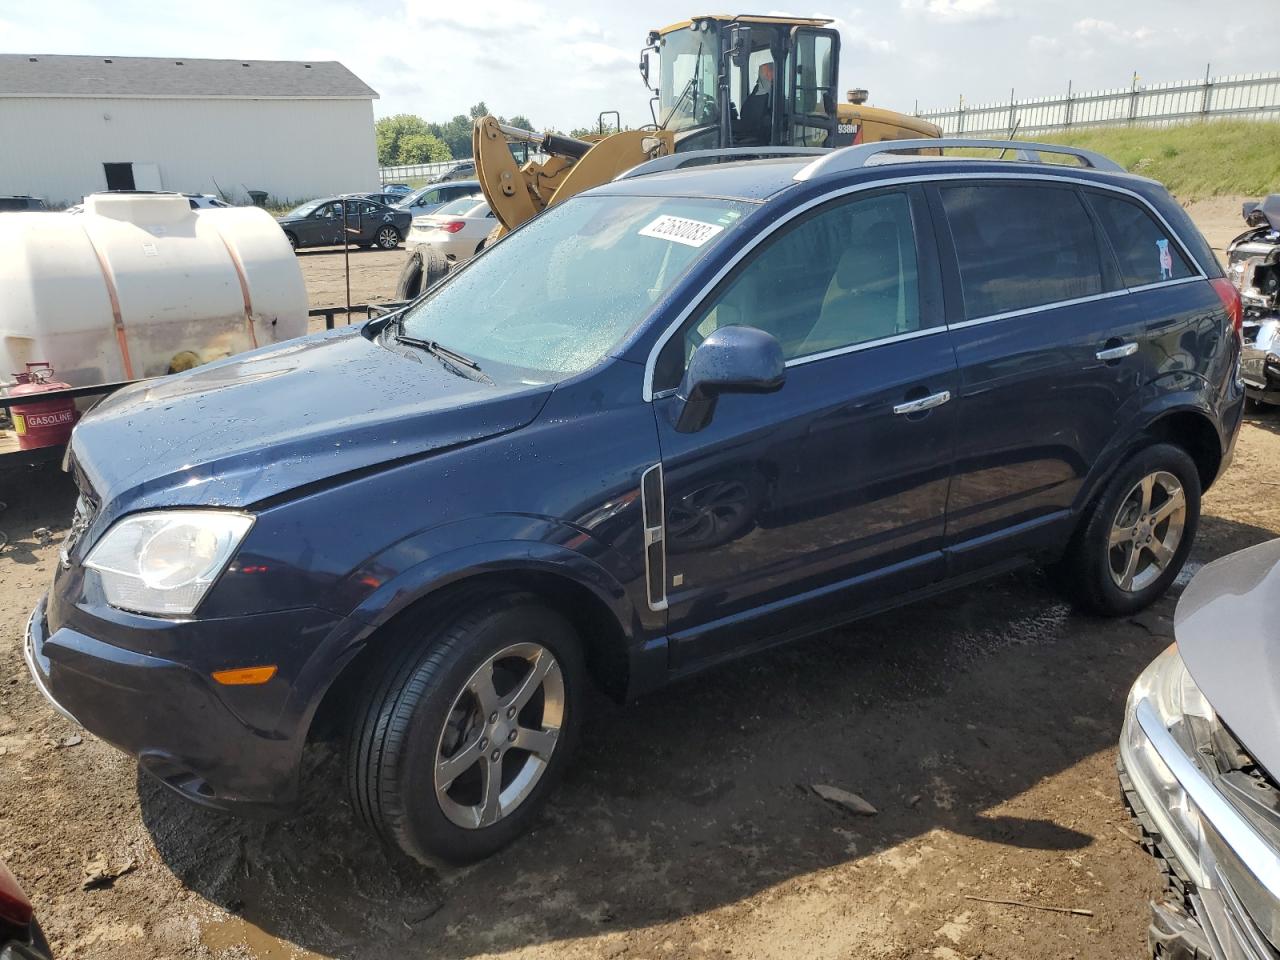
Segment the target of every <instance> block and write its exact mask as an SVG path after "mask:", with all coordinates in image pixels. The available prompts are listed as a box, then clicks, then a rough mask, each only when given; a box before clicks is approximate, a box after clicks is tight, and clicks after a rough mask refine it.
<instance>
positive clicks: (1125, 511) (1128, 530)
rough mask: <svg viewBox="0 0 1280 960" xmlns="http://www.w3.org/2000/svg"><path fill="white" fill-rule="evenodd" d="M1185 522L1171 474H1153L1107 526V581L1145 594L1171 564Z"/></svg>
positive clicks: (1184, 503)
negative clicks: (1108, 568) (1108, 539)
mask: <svg viewBox="0 0 1280 960" xmlns="http://www.w3.org/2000/svg"><path fill="white" fill-rule="evenodd" d="M1186 520H1187V497H1186V494H1184V493H1183V491H1182V484H1180V483H1179V482H1178V478H1177V477H1175V476H1174V475H1173V474H1171V473H1166V472H1165V471H1163V470H1157V471H1156V472H1155V473H1149V474H1147V475H1146V476H1145V477H1143V478H1142V479H1141V480H1139V481H1138V482H1137V484H1136V485H1135V486H1134V488H1133V489H1132V490H1130V491H1129V494H1128V496H1126V497H1125V498H1124V500H1123V502H1122V503H1121V504H1120V509H1119V510H1117V511H1116V516H1115V519H1114V520H1113V521H1112V523H1111V541H1110V548H1109V549H1108V551H1107V560H1108V564H1109V566H1110V568H1111V579H1112V580H1114V581H1115V584H1116V586H1118V587H1119V588H1120V589H1121V590H1124V591H1126V592H1128V593H1136V592H1137V591H1139V590H1145V589H1146V588H1147V587H1149V586H1151V584H1153V583H1155V582H1156V580H1158V579H1159V578H1160V575H1161V574H1162V573H1164V571H1165V570H1166V569H1168V567H1169V564H1170V563H1172V562H1173V556H1174V554H1175V553H1177V552H1178V545H1179V544H1180V543H1182V530H1183V527H1184V526H1185V524H1186Z"/></svg>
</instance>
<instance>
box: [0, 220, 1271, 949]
mask: <svg viewBox="0 0 1280 960" xmlns="http://www.w3.org/2000/svg"><path fill="white" fill-rule="evenodd" d="M1232 204H1235V206H1234V209H1235V211H1236V215H1237V216H1238V210H1239V207H1238V203H1235V201H1218V202H1217V206H1216V207H1215V206H1214V205H1202V206H1204V207H1205V209H1202V210H1194V211H1193V213H1194V214H1195V215H1196V216H1197V217H1198V218H1200V220H1201V222H1202V223H1203V224H1204V229H1205V231H1206V234H1207V235H1208V236H1210V239H1211V242H1213V243H1214V244H1215V246H1218V247H1219V248H1220V247H1221V246H1222V245H1223V244H1224V243H1225V241H1226V239H1229V237H1230V235H1231V233H1232V232H1234V224H1232V223H1231V221H1230V218H1229V217H1228V216H1227V215H1226V214H1225V213H1223V212H1222V211H1223V210H1226V209H1229V207H1230V206H1231V205H1232ZM402 257H403V253H402V252H397V253H393V254H381V253H377V254H374V253H365V252H363V251H362V252H361V253H360V254H359V255H358V256H353V258H352V259H353V263H354V262H357V261H358V262H359V263H360V264H361V270H362V271H364V269H365V266H366V264H368V265H369V266H370V269H369V270H368V271H367V273H362V275H361V279H360V286H358V287H357V289H360V290H371V291H376V290H377V289H380V286H379V285H381V284H382V281H383V276H382V275H383V274H385V278H386V279H388V280H389V281H391V282H393V281H394V273H395V272H396V270H398V268H399V263H400V258H402ZM333 260H337V261H338V267H337V271H340V269H341V256H340V255H339V256H337V257H334V256H333V255H332V254H315V255H306V254H304V260H303V266H304V270H305V271H306V272H307V276H308V282H309V284H311V289H312V298H313V305H318V304H319V303H320V302H321V298H326V297H327V298H332V297H333V296H334V288H335V284H337V291H338V292H337V295H338V297H339V299H341V297H342V295H343V294H342V289H341V274H340V272H337V271H335V269H334V267H333ZM335 276H336V278H337V279H336V281H335ZM368 295H370V294H368V293H361V294H356V293H355V292H354V290H353V298H355V297H357V296H359V297H364V296H368ZM1260 481H1267V482H1269V483H1272V484H1275V483H1277V482H1280V414H1276V413H1271V414H1262V415H1259V416H1253V415H1251V416H1250V418H1249V421H1248V422H1247V423H1246V425H1245V427H1244V429H1243V431H1242V434H1241V437H1240V441H1239V447H1238V451H1237V453H1236V457H1235V462H1234V463H1233V464H1232V466H1231V468H1230V470H1229V471H1228V472H1227V474H1226V475H1225V477H1224V478H1223V479H1222V480H1221V481H1220V482H1219V483H1218V485H1217V486H1215V487H1214V489H1213V490H1212V491H1211V492H1210V493H1209V494H1208V495H1207V497H1206V498H1205V503H1204V520H1203V522H1202V526H1201V533H1200V536H1199V538H1198V540H1197V543H1196V546H1195V549H1194V551H1193V554H1192V559H1191V561H1190V563H1189V566H1188V574H1187V575H1189V574H1190V572H1192V571H1194V569H1196V568H1197V567H1198V566H1200V565H1202V564H1203V563H1205V562H1207V561H1208V560H1211V559H1213V558H1215V557H1219V556H1222V555H1223V554H1225V553H1228V552H1230V551H1233V550H1237V549H1240V548H1242V547H1245V546H1248V545H1250V544H1253V543H1257V542H1259V541H1262V540H1265V539H1268V538H1270V537H1273V536H1276V535H1280V500H1277V498H1276V497H1275V496H1273V495H1272V494H1271V493H1270V492H1269V491H1270V490H1272V489H1273V487H1268V486H1259V482H1260ZM0 499H2V500H4V501H7V509H5V510H3V511H0V531H3V532H4V533H6V534H8V536H9V538H10V541H9V545H8V546H7V548H5V549H4V550H3V551H0V824H3V826H2V827H0V859H3V860H4V861H6V862H7V863H8V864H9V865H10V866H11V867H12V868H13V870H14V871H15V873H16V874H17V875H18V877H19V878H20V879H21V880H22V882H23V883H24V884H25V885H26V888H27V890H28V892H29V893H30V894H31V896H32V898H33V900H34V901H35V903H36V906H37V910H38V912H39V915H40V917H41V919H42V922H43V923H44V925H45V927H46V930H47V932H48V934H49V936H50V939H51V941H52V942H53V945H54V948H55V950H56V955H57V956H58V957H59V958H64V960H65V958H83V960H115V958H120V960H151V958H201V960H310V958H329V957H333V958H337V957H341V958H368V960H374V958H377V960H383V958H390V957H396V958H436V957H503V958H548V960H549V958H569V960H574V958H596V957H606V958H637V960H639V958H646V960H650V958H666V957H671V958H685V957H691V958H710V957H716V958H724V957H746V958H778V960H795V958H798V957H800V958H806V960H808V958H832V960H836V958H839V960H845V958H851V957H855V956H856V957H859V958H908V957H911V958H915V957H926V958H933V960H959V958H976V957H983V958H1010V960H1031V958H1046V960H1047V958H1053V960H1061V958H1137V957H1141V956H1145V953H1144V950H1145V947H1144V937H1145V928H1146V923H1147V919H1146V918H1147V910H1146V901H1147V899H1148V898H1149V897H1151V896H1152V895H1154V894H1155V893H1156V891H1157V889H1158V880H1157V873H1156V868H1155V866H1154V864H1153V863H1151V862H1150V860H1149V859H1148V858H1147V856H1146V855H1145V854H1144V853H1143V852H1142V851H1141V849H1140V848H1139V847H1138V846H1137V845H1136V843H1135V842H1134V837H1135V833H1134V831H1133V829H1132V827H1131V826H1130V825H1129V823H1128V821H1127V819H1126V817H1125V815H1124V812H1123V810H1122V808H1121V805H1120V800H1119V795H1118V789H1117V786H1116V778H1115V771H1114V763H1115V749H1114V744H1115V741H1116V738H1117V736H1118V734H1119V726H1120V720H1121V715H1122V709H1123V704H1124V698H1125V694H1126V692H1127V690H1128V687H1129V685H1130V683H1131V682H1132V680H1133V679H1134V677H1135V676H1136V675H1137V673H1138V672H1139V671H1140V670H1141V669H1142V667H1143V666H1144V665H1145V664H1146V663H1147V662H1148V661H1149V660H1150V659H1151V658H1152V657H1154V656H1155V654H1156V653H1157V652H1159V650H1160V649H1162V648H1163V647H1164V646H1165V645H1167V644H1168V643H1169V642H1170V640H1171V633H1172V625H1171V616H1172V613H1173V608H1174V603H1175V599H1176V597H1175V596H1173V595H1171V596H1169V597H1166V598H1165V599H1163V600H1162V601H1161V602H1159V603H1158V604H1157V605H1156V606H1155V607H1153V608H1152V609H1151V610H1149V611H1147V612H1145V613H1143V614H1141V615H1139V616H1137V617H1134V618H1132V619H1129V620H1117V621H1107V620H1099V619H1094V618H1090V617H1085V616H1081V615H1079V614H1076V613H1074V612H1073V611H1072V610H1071V609H1070V608H1069V607H1067V606H1066V605H1065V604H1063V603H1062V602H1061V601H1060V600H1059V599H1058V598H1057V596H1056V595H1055V594H1054V593H1053V592H1052V590H1051V589H1050V586H1049V584H1048V582H1047V580H1046V577H1045V575H1044V574H1042V573H1039V572H1038V571H1027V572H1024V573H1021V574H1018V575H1014V576H1008V577H1004V578H1002V579H998V580H995V581H993V582H991V583H988V584H984V585H983V586H981V587H979V588H974V589H971V590H968V591H964V592H961V593H957V594H953V595H951V596H947V597H942V598H939V599H936V600H932V601H929V602H926V603H920V604H917V605H915V606H913V607H911V608H909V609H903V610H899V611H896V612H893V613H890V614H886V615H882V616H879V617H875V618H873V619H870V620H867V621H864V622H862V623H859V624H856V625H854V626H851V627H848V628H845V629H841V630H838V631H834V632H830V633H827V634H824V635H822V636H819V637H815V638H812V639H810V640H807V641H803V642H800V643H797V644H793V645H791V646H789V647H786V648H782V649H779V650H775V651H773V652H770V653H767V654H764V655H761V656H757V657H754V658H752V659H750V660H747V661H743V662H740V663H737V664H733V665H730V666H728V667H724V668H722V669H719V670H717V671H715V672H712V673H708V674H705V675H703V676H701V677H698V678H695V679H693V680H690V681H686V682H684V683H681V684H679V685H678V686H675V687H672V688H670V689H668V690H665V691H663V692H661V693H658V694H656V695H654V696H651V697H647V698H645V699H644V700H642V701H641V702H639V703H636V704H632V705H629V706H627V707H617V706H614V705H612V704H610V703H608V702H606V701H604V700H603V699H600V700H598V701H596V702H594V703H593V704H592V710H591V716H590V718H589V721H588V724H587V727H586V730H585V735H584V742H583V749H582V752H581V754H580V755H579V757H578V759H577V762H576V763H575V764H574V765H573V767H572V769H571V770H570V773H569V775H568V778H567V780H566V782H565V784H564V786H563V787H562V789H561V790H560V791H559V793H558V794H557V796H556V797H555V799H554V801H553V803H552V804H551V806H550V808H549V809H548V810H547V812H546V814H545V816H544V817H543V819H542V822H541V823H540V825H539V826H538V828H537V829H536V830H535V831H534V832H533V833H532V834H531V835H530V836H528V837H527V838H525V839H524V840H522V841H521V842H519V843H517V844H516V845H515V846H514V847H512V848H510V849H509V850H507V851H506V852H504V853H502V854H500V855H498V856H496V857H494V858H493V859H491V860H489V861H487V862H485V863H482V864H479V865H477V866H474V867H470V868H467V869H463V870H458V869H447V868H443V867H441V868H435V869H431V868H425V867H419V866H416V865H413V864H409V863H406V862H404V861H403V860H401V859H398V858H396V857H393V856H391V855H388V854H386V853H384V852H383V851H382V850H380V849H379V847H378V846H377V845H376V844H375V843H373V842H371V840H370V838H369V836H368V835H366V834H365V833H364V832H363V831H362V829H361V828H360V827H359V826H358V825H357V824H356V823H355V820H354V816H353V813H352V811H351V810H350V808H349V807H348V805H347V803H346V801H345V799H344V795H343V791H342V785H341V779H340V776H339V774H340V771H339V769H338V764H337V762H336V758H334V757H319V758H318V759H317V764H316V768H315V771H314V775H313V777H312V781H313V783H314V786H313V788H312V789H311V790H310V791H309V799H308V801H307V803H306V805H305V809H304V811H303V813H302V815H301V816H299V817H298V818H297V819H293V820H288V821H283V822H275V823H262V822H248V821H239V820H235V819H231V818H228V817H225V816H221V815H218V814H213V813H209V812H207V811H203V810H200V809H196V808H193V807H191V806H188V805H187V804H185V803H184V802H182V801H181V800H178V799H176V798H174V797H172V796H170V795H169V794H168V793H167V792H165V791H163V790H162V789H161V788H159V787H157V786H155V785H154V784H152V783H150V782H147V781H145V780H139V779H138V775H137V773H136V769H135V766H134V764H133V763H132V761H130V760H129V759H128V758H126V757H124V756H122V755H120V754H119V753H117V752H116V751H115V750H113V749H112V748H110V747H108V746H107V745H105V744H103V743H101V742H100V741H98V740H97V739H95V738H94V737H93V736H91V735H89V734H87V733H85V732H83V731H80V730H77V729H76V728H75V726H74V725H73V724H71V723H69V722H67V721H65V720H63V719H61V718H60V717H59V716H58V715H57V714H55V713H54V712H53V711H52V710H51V709H50V708H49V707H48V706H47V705H46V704H45V703H44V701H43V700H42V699H41V698H40V696H39V694H38V693H37V692H36V690H35V688H34V687H33V686H32V685H31V684H30V683H29V681H28V679H27V674H26V670H25V668H24V666H23V663H22V656H21V651H20V637H21V635H22V629H23V625H24V623H25V618H26V616H27V613H28V611H29V610H30V609H31V608H32V606H33V605H34V603H35V602H36V599H37V597H38V595H39V593H40V592H41V590H43V589H44V587H45V585H46V583H47V582H48V580H49V579H50V577H51V576H52V572H53V567H54V564H55V563H56V551H57V542H58V541H59V540H60V538H61V537H62V535H63V533H64V532H65V527H66V522H67V520H68V518H69V516H70V513H71V508H72V503H73V500H74V494H73V490H72V486H71V484H70V483H69V482H67V480H66V478H65V477H64V476H62V475H61V474H60V473H58V472H57V471H56V470H48V469H46V470H41V471H28V472H23V473H18V474H8V475H0ZM41 528H47V532H46V533H44V534H42V532H41ZM46 540H47V541H48V542H46ZM1185 579H1186V576H1184V578H1183V580H1182V581H1181V582H1182V583H1185ZM1174 592H1175V594H1176V592H1177V590H1175V591H1174ZM814 784H829V785H834V786H838V787H842V788H844V789H847V790H851V791H854V792H856V793H858V794H860V795H861V796H863V797H865V798H866V799H867V800H868V801H870V802H871V803H872V804H874V805H875V806H876V807H877V808H878V810H879V813H878V814H877V815H875V816H872V817H854V816H851V815H849V814H847V813H845V812H844V811H843V810H841V809H839V808H836V807H833V806H831V805H829V804H828V803H826V802H824V801H823V800H821V799H819V798H818V797H817V796H815V795H814V794H813V792H812V790H811V786H812V785H814ZM104 871H105V872H106V873H109V874H114V873H116V872H120V871H124V872H123V873H122V875H121V876H119V878H118V879H116V880H115V881H114V883H112V884H110V885H107V886H105V887H102V888H100V889H93V890H85V889H83V886H84V882H85V879H86V877H87V876H88V875H90V874H100V873H102V872H104ZM968 897H987V898H996V899H1004V900H1021V901H1026V902H1031V903H1035V904H1042V905H1052V906H1058V907H1074V908H1081V909H1085V910H1089V911H1092V914H1093V915H1092V916H1077V915H1067V914H1058V913H1051V912H1042V911H1037V910H1030V909H1025V908H1021V907H1008V906H999V905H994V904H989V903H983V902H979V901H977V900H970V899H967V898H968Z"/></svg>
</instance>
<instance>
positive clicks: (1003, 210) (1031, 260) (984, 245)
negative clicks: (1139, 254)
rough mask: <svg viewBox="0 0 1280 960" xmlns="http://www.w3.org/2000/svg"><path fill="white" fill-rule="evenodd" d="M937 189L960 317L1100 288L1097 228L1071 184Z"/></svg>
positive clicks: (1026, 306)
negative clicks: (951, 245) (956, 274)
mask: <svg viewBox="0 0 1280 960" xmlns="http://www.w3.org/2000/svg"><path fill="white" fill-rule="evenodd" d="M938 192H939V193H940V195H941V197H942V206H943V209H944V210H945V211H946V215H947V221H948V224H949V225H950V228H951V236H952V239H953V240H954V241H955V248H956V260H957V263H958V265H959V268H960V285H961V289H962V291H963V293H964V313H965V319H966V320H974V319H978V318H980V317H990V316H994V315H997V314H1002V313H1013V312H1015V311H1018V310H1027V309H1030V308H1033V307H1040V306H1045V305H1046V304H1051V303H1058V302H1061V301H1064V300H1076V299H1079V298H1081V297H1089V296H1093V295H1095V294H1099V293H1102V292H1103V285H1104V284H1103V274H1102V252H1101V248H1100V246H1099V243H1098V234H1097V231H1096V230H1095V229H1094V226H1093V221H1092V219H1090V217H1089V212H1088V211H1087V210H1086V209H1085V206H1084V202H1083V201H1082V200H1081V198H1080V196H1079V194H1077V193H1076V191H1075V190H1074V189H1072V188H1070V187H1055V186H1042V185H1038V184H1037V185H1032V184H1008V185H1006V184H973V185H966V186H955V187H942V188H940V189H939V191H938Z"/></svg>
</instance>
